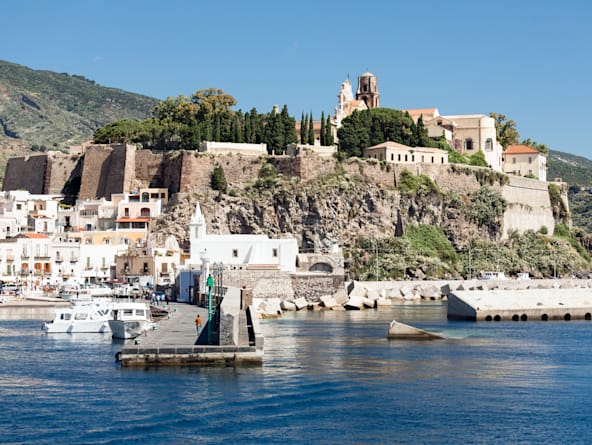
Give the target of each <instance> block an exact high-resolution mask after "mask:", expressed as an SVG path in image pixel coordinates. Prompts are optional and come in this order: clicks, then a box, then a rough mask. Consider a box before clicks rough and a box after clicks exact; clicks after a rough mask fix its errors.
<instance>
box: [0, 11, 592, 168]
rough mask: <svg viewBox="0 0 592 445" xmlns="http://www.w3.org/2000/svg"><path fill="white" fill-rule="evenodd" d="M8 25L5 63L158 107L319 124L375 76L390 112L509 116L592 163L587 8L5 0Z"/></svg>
mask: <svg viewBox="0 0 592 445" xmlns="http://www.w3.org/2000/svg"><path fill="white" fill-rule="evenodd" d="M0 24H1V25H0V42H2V44H1V46H0V59H2V60H6V61H9V62H13V63H17V64H20V65H24V66H27V67H30V68H33V69H43V70H50V71H56V72H65V73H69V74H77V75H83V76H85V77H86V78H88V79H92V80H94V81H96V82H97V83H98V84H100V85H103V86H107V87H113V88H120V89H123V90H127V91H131V92H134V93H140V94H144V95H147V96H151V97H155V98H157V99H166V98H167V97H175V96H178V95H186V96H189V95H191V94H193V93H194V92H196V91H197V90H200V89H205V88H211V87H214V88H219V89H222V90H224V92H225V93H228V94H231V95H232V96H234V97H235V98H236V100H237V102H238V103H237V106H236V109H242V110H245V111H246V110H250V109H251V108H253V107H255V108H257V110H258V111H259V112H267V111H270V110H271V109H272V107H273V106H274V105H275V104H277V105H279V106H280V107H282V106H283V105H287V106H288V110H289V112H290V114H292V115H293V116H294V117H296V118H297V119H299V118H300V116H301V114H302V113H309V112H312V113H313V116H314V117H315V119H318V118H320V115H321V112H322V111H324V112H325V115H327V114H328V113H333V112H334V110H335V107H336V105H337V94H338V92H339V87H340V85H341V83H342V82H343V81H344V80H345V79H346V78H348V76H349V78H350V81H351V82H352V84H353V87H354V93H355V87H356V85H357V77H358V76H359V75H360V74H362V73H363V72H365V71H370V72H372V73H373V74H374V75H376V76H377V79H378V88H379V91H380V103H381V106H382V107H388V108H395V109H414V108H438V110H439V111H440V114H442V115H456V114H486V115H487V114H489V113H490V112H496V113H501V114H504V115H506V116H507V118H508V119H512V120H514V121H515V122H516V126H517V129H518V131H519V133H520V136H521V139H525V138H530V139H532V140H535V141H537V142H539V143H544V144H547V145H548V146H549V147H550V148H551V149H553V150H558V151H564V152H568V153H573V154H577V155H580V156H584V157H587V158H589V159H592V140H591V138H590V137H589V135H588V129H589V127H590V125H589V124H590V121H591V117H592V116H591V109H590V104H592V78H591V77H592V76H591V74H592V2H588V1H587V0H563V1H561V2H559V1H549V0H512V1H508V0H500V1H494V0H490V1H476V0H447V1H442V0H422V1H420V2H417V1H414V0H404V1H402V0H385V1H383V0H374V1H356V2H353V1H349V0H342V1H323V0H316V1H310V0H300V1H296V2H283V1H281V0H276V1H256V0H252V1H244V0H242V1H240V0H239V1H225V0H217V1H205V0H202V1H200V0H194V1H190V0H166V1H162V0H158V1H157V0H92V1H91V0H46V1H44V0H3V1H2V2H1V4H0Z"/></svg>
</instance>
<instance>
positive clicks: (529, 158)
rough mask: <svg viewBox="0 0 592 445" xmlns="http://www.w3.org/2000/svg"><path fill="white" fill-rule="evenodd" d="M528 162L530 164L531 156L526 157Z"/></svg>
mask: <svg viewBox="0 0 592 445" xmlns="http://www.w3.org/2000/svg"><path fill="white" fill-rule="evenodd" d="M528 163H529V164H532V157H531V156H529V157H528Z"/></svg>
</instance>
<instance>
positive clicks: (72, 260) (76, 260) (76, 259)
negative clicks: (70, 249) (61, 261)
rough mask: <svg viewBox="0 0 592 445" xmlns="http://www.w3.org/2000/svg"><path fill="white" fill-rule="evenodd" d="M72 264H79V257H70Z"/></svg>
mask: <svg viewBox="0 0 592 445" xmlns="http://www.w3.org/2000/svg"><path fill="white" fill-rule="evenodd" d="M70 262H71V263H77V262H78V257H77V256H73V257H70Z"/></svg>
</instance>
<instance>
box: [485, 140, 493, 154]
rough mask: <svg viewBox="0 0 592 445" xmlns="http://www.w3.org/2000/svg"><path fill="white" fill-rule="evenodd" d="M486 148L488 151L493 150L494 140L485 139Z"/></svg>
mask: <svg viewBox="0 0 592 445" xmlns="http://www.w3.org/2000/svg"><path fill="white" fill-rule="evenodd" d="M485 150H487V151H491V150H493V140H492V139H491V138H487V139H486V140H485Z"/></svg>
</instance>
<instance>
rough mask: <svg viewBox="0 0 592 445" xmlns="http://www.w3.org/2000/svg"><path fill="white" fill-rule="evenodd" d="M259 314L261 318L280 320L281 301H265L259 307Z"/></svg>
mask: <svg viewBox="0 0 592 445" xmlns="http://www.w3.org/2000/svg"><path fill="white" fill-rule="evenodd" d="M275 300H277V301H275ZM257 313H258V314H259V317H261V318H279V317H281V316H282V310H281V308H280V302H279V299H276V298H273V299H270V300H267V301H263V302H261V303H260V304H259V306H257Z"/></svg>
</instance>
